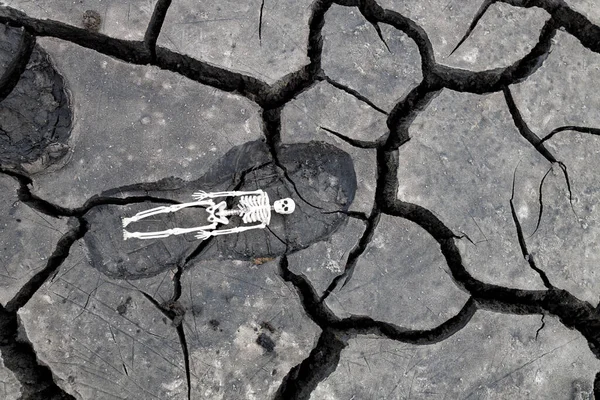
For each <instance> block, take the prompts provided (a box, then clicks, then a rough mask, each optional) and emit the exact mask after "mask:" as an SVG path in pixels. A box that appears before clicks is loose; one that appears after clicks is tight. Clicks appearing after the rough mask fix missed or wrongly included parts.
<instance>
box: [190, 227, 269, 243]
mask: <svg viewBox="0 0 600 400" xmlns="http://www.w3.org/2000/svg"><path fill="white" fill-rule="evenodd" d="M266 226H267V224H265V223H262V224H258V225H251V226H238V227H237V228H230V229H221V230H218V231H202V232H199V233H198V234H197V235H196V239H200V240H204V239H208V238H209V237H211V236H219V235H229V234H231V233H239V232H244V231H249V230H251V229H264V228H266Z"/></svg>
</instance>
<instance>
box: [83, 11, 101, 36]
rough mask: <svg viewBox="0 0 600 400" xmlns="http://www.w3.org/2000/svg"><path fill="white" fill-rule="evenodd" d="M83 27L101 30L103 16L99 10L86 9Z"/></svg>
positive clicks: (95, 30)
mask: <svg viewBox="0 0 600 400" xmlns="http://www.w3.org/2000/svg"><path fill="white" fill-rule="evenodd" d="M82 22H83V27H84V28H85V29H87V30H88V31H92V32H98V31H99V30H100V24H102V17H101V16H100V14H99V13H98V11H94V10H86V11H85V12H84V13H83V18H82Z"/></svg>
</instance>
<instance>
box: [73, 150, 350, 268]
mask: <svg viewBox="0 0 600 400" xmlns="http://www.w3.org/2000/svg"><path fill="white" fill-rule="evenodd" d="M279 162H280V163H281V164H282V165H283V166H284V167H285V169H286V170H287V174H288V177H289V178H290V179H287V178H286V176H285V175H284V173H283V171H282V170H281V168H279V167H278V166H277V165H276V164H275V163H274V162H273V160H272V158H271V154H270V152H269V148H268V146H267V144H265V143H264V142H263V141H254V142H248V143H246V144H243V145H241V146H237V147H234V148H233V149H231V150H230V151H229V152H227V154H225V155H224V156H223V158H222V159H221V160H220V161H218V162H217V163H216V164H215V165H213V166H212V167H211V169H210V170H209V171H208V172H207V173H206V174H205V175H204V176H202V177H201V178H199V179H197V180H195V181H191V182H187V181H183V180H181V179H177V178H166V179H163V180H161V181H158V182H153V183H140V184H134V185H130V186H126V187H121V188H116V189H111V190H109V191H107V192H104V193H102V196H116V197H134V196H151V197H152V198H153V199H154V201H150V202H144V203H136V204H129V205H125V206H118V205H102V206H98V207H94V208H93V209H92V210H91V211H89V212H88V213H87V214H86V215H85V216H84V218H85V220H86V221H87V222H88V223H89V226H90V229H89V231H88V232H87V234H86V235H85V237H84V240H85V243H86V247H87V250H88V256H89V259H90V263H91V265H92V266H93V267H94V268H96V269H98V270H99V271H101V272H103V273H104V274H106V275H107V276H109V277H113V278H121V279H123V278H124V279H139V278H145V277H150V276H154V275H156V274H158V273H160V272H163V271H165V270H167V269H170V268H176V267H178V266H183V265H184V264H186V263H187V261H189V260H190V259H194V260H201V259H236V260H255V259H264V258H267V259H268V258H271V257H277V256H279V255H282V254H288V253H291V252H294V251H297V250H300V249H303V248H306V247H308V246H310V245H311V244H312V243H315V242H317V241H320V240H325V239H327V238H328V237H330V236H331V235H332V234H333V233H334V232H335V231H336V230H337V229H338V228H339V227H340V226H341V225H342V224H343V223H344V222H345V221H346V220H347V218H348V217H347V215H346V214H344V213H338V212H335V211H347V210H348V207H349V206H350V204H351V203H352V201H353V199H354V193H355V191H356V175H355V172H354V164H353V162H352V159H351V158H350V156H349V155H348V154H347V153H345V152H344V151H342V150H340V149H338V148H336V147H335V146H332V145H330V144H326V143H323V142H310V143H302V144H292V145H284V146H282V147H281V149H280V150H279ZM290 180H291V181H292V182H293V184H292V182H290ZM294 185H295V187H294ZM258 188H260V189H263V190H265V191H266V192H267V193H268V195H269V198H270V199H271V201H274V200H277V199H282V198H285V197H291V198H292V199H294V201H295V202H296V210H295V211H294V213H293V214H289V215H280V214H276V213H273V214H272V218H271V222H270V224H269V226H268V227H267V229H260V230H251V231H247V232H242V233H238V234H233V235H223V236H217V237H215V238H212V239H210V240H206V241H203V242H202V241H200V240H197V239H196V238H195V237H194V235H193V234H187V235H181V236H170V237H167V238H164V239H149V240H141V239H135V238H133V239H129V240H127V241H125V240H123V235H122V223H121V218H122V217H126V216H131V215H134V214H136V213H137V212H139V211H142V210H148V209H150V208H154V207H157V206H160V205H165V204H174V203H183V202H190V201H192V200H193V199H192V193H194V192H197V191H199V190H204V191H206V192H217V191H231V190H255V189H258ZM299 194H300V195H299ZM158 199H162V200H163V201H162V202H159V201H158ZM205 214H206V213H205V212H204V210H203V209H201V208H187V209H183V210H180V211H177V212H174V213H168V214H160V215H155V216H153V217H151V218H148V219H144V220H141V221H138V222H135V229H134V230H136V231H157V230H165V229H171V228H175V227H179V228H189V227H195V226H202V225H206V220H205V218H206V215H205ZM233 224H234V221H232V222H231V225H233ZM128 229H129V228H128ZM221 229H222V228H221Z"/></svg>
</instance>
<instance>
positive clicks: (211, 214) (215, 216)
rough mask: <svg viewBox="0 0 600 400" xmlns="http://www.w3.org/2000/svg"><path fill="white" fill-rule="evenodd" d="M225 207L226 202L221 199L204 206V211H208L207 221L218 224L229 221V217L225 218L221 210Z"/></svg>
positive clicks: (225, 223)
mask: <svg viewBox="0 0 600 400" xmlns="http://www.w3.org/2000/svg"><path fill="white" fill-rule="evenodd" d="M226 209H227V203H226V202H224V201H222V202H220V203H218V204H215V205H214V206H209V207H207V208H206V212H208V222H211V223H212V222H218V223H219V224H224V225H227V224H228V223H229V218H227V217H226V216H225V215H222V214H223V211H225V210H226Z"/></svg>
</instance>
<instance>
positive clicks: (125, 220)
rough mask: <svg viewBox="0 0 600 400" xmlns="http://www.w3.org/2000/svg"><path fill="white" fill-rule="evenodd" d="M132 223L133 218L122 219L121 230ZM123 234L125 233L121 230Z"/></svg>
mask: <svg viewBox="0 0 600 400" xmlns="http://www.w3.org/2000/svg"><path fill="white" fill-rule="evenodd" d="M133 221H134V220H133V218H123V228H127V225H129V224H130V223H132V222H133ZM123 232H125V230H123ZM125 239H127V238H125Z"/></svg>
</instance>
